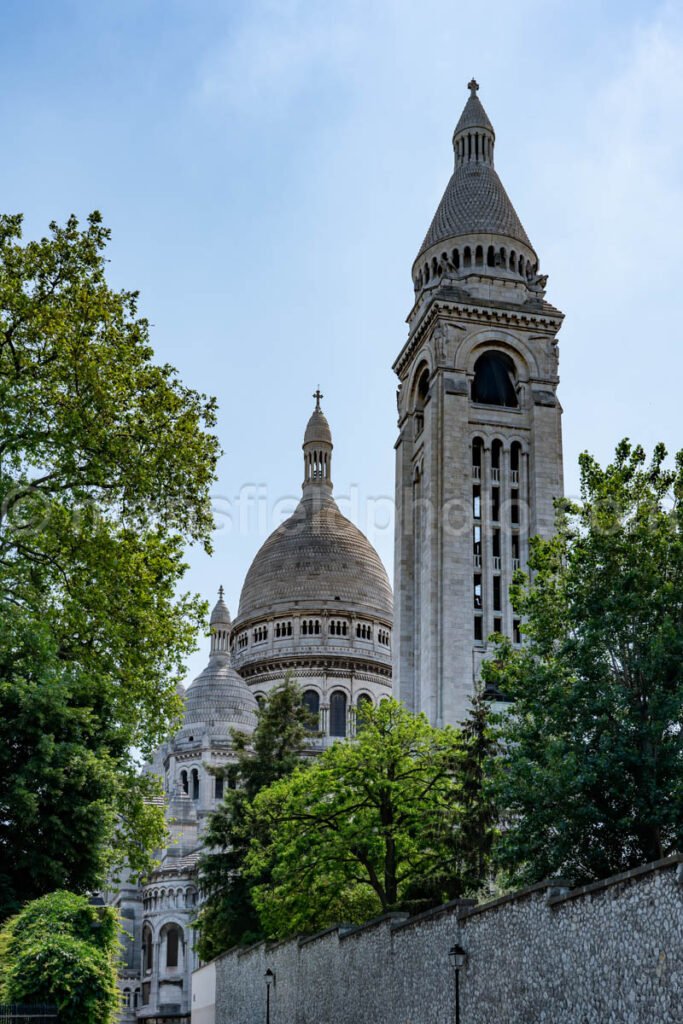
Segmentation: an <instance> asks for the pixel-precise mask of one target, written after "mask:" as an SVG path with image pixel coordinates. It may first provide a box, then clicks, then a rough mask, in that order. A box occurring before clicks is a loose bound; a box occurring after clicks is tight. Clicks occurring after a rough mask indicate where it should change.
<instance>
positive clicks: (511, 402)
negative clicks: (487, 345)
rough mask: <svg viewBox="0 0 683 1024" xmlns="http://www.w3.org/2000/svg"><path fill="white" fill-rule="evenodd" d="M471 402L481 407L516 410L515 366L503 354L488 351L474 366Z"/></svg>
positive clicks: (507, 356)
mask: <svg viewBox="0 0 683 1024" xmlns="http://www.w3.org/2000/svg"><path fill="white" fill-rule="evenodd" d="M472 401H473V402H481V403H482V404H483V405H503V406H505V407H506V408H508V409H516V408H517V407H518V405H519V402H518V401H517V392H516V391H515V364H514V363H513V361H512V359H511V358H510V356H509V355H507V354H506V353H505V352H497V351H494V350H492V351H490V352H484V354H483V355H481V356H479V358H478V359H477V361H476V363H475V364H474V380H473V381H472Z"/></svg>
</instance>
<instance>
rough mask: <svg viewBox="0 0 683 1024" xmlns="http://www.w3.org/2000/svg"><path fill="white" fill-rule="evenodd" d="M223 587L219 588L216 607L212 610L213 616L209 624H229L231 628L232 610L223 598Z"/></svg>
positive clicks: (228, 626)
mask: <svg viewBox="0 0 683 1024" xmlns="http://www.w3.org/2000/svg"><path fill="white" fill-rule="evenodd" d="M223 593H224V591H223V587H219V588H218V600H217V601H216V604H215V605H214V609H213V611H212V612H211V618H210V619H209V625H211V626H227V628H228V629H230V626H231V622H230V612H229V611H228V606H227V604H226V603H225V601H224V600H223Z"/></svg>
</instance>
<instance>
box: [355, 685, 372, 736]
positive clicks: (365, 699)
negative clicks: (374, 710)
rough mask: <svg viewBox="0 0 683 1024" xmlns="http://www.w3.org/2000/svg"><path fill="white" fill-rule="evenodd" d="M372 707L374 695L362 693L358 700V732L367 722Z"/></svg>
mask: <svg viewBox="0 0 683 1024" xmlns="http://www.w3.org/2000/svg"><path fill="white" fill-rule="evenodd" d="M371 707H372V697H370V695H369V694H367V693H361V694H360V696H359V697H358V700H357V701H356V732H357V733H359V732H361V730H362V729H363V727H364V725H366V724H367V715H368V713H369V711H370V708H371Z"/></svg>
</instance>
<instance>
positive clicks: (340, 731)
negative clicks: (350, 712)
mask: <svg viewBox="0 0 683 1024" xmlns="http://www.w3.org/2000/svg"><path fill="white" fill-rule="evenodd" d="M330 736H346V694H345V693H341V691H340V690H335V692H334V693H333V694H332V696H331V697H330Z"/></svg>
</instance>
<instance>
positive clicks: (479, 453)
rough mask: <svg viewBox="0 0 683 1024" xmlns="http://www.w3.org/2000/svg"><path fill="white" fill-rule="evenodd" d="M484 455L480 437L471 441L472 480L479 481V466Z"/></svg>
mask: <svg viewBox="0 0 683 1024" xmlns="http://www.w3.org/2000/svg"><path fill="white" fill-rule="evenodd" d="M483 454H484V442H483V441H482V439H481V438H480V437H475V438H474V439H473V441H472V479H473V480H481V465H482V459H483Z"/></svg>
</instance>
